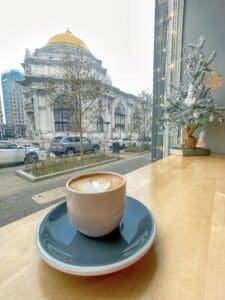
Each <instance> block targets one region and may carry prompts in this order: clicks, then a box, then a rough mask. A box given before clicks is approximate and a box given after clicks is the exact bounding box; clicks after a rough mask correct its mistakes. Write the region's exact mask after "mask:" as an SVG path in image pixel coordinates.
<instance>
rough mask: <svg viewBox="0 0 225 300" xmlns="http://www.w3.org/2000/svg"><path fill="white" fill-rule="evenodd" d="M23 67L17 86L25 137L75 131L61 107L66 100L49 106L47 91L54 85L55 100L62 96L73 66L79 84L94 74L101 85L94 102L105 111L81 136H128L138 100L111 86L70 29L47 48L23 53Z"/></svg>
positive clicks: (94, 60)
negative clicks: (21, 95) (20, 90)
mask: <svg viewBox="0 0 225 300" xmlns="http://www.w3.org/2000/svg"><path fill="white" fill-rule="evenodd" d="M76 64H77V65H76ZM22 65H23V67H24V73H25V76H24V80H23V81H21V82H20V84H21V86H22V87H23V93H24V97H25V111H26V117H27V133H28V135H30V136H34V137H37V138H47V139H49V138H52V137H53V136H55V135H59V134H63V133H69V132H71V133H72V132H74V130H71V126H70V125H71V120H70V119H71V111H70V109H69V108H68V107H65V106H64V102H65V99H64V100H62V101H61V102H60V100H59V101H58V105H55V104H54V105H52V103H51V99H50V98H51V96H50V94H51V92H48V91H49V90H50V84H51V83H52V82H53V84H54V86H55V87H57V88H56V89H57V90H58V98H60V97H59V95H60V91H61V96H62V90H63V89H65V87H66V86H67V85H68V82H69V79H68V76H69V75H70V70H71V69H70V67H71V66H72V65H76V66H75V71H74V70H73V71H74V72H75V73H76V72H77V74H78V75H77V76H79V80H80V82H83V83H85V82H88V80H89V81H90V78H91V77H93V75H94V76H95V78H97V80H98V82H100V85H101V94H100V95H98V102H97V103H98V105H100V106H103V107H104V110H102V111H101V114H99V116H98V118H94V119H93V121H92V122H91V124H90V126H89V127H87V128H86V129H85V131H84V134H86V135H87V136H89V137H98V138H110V137H112V136H128V135H129V123H130V119H129V118H130V109H131V108H132V106H133V103H134V101H136V100H137V97H136V96H134V95H131V94H128V93H125V92H123V91H121V90H120V89H118V88H116V87H114V86H113V85H112V83H111V80H110V77H109V75H108V73H107V70H106V69H105V68H103V67H102V61H101V60H99V59H97V58H96V57H95V56H94V55H93V54H92V53H91V52H90V50H89V49H88V47H87V46H86V44H85V43H84V42H83V41H82V40H80V39H79V38H77V37H76V36H74V35H73V34H72V33H71V32H70V31H69V30H67V31H66V32H65V33H62V34H57V35H55V36H53V37H52V38H51V39H50V40H49V42H48V43H47V45H45V46H44V47H42V48H40V49H36V50H35V51H34V53H31V52H30V51H29V50H26V53H25V58H24V63H23V64H22ZM84 66H86V67H85V68H87V66H88V67H89V72H88V73H87V72H86V73H85V72H82V71H79V70H81V69H82V70H84V69H85V68H84ZM78 69H79V70H78ZM79 72H80V73H79ZM89 76H90V78H89ZM83 83H82V84H83ZM71 89H72V88H71ZM74 93H75V92H74ZM56 94H57V92H56ZM65 94H67V92H66V93H65ZM65 97H66V96H65V95H64V98H65ZM92 110H93V107H92ZM90 114H91V113H90ZM91 117H92V116H91V115H89V116H88V114H87V116H86V118H87V120H86V121H87V122H88V121H89V120H91Z"/></svg>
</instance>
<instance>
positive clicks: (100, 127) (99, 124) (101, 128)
mask: <svg viewBox="0 0 225 300" xmlns="http://www.w3.org/2000/svg"><path fill="white" fill-rule="evenodd" d="M97 132H98V133H103V132H104V120H103V118H102V117H100V118H98V120H97Z"/></svg>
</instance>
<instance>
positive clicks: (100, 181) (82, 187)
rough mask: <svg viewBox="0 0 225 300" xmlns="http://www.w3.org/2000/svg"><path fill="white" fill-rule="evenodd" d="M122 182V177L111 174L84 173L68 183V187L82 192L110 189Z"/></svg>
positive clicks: (98, 191)
mask: <svg viewBox="0 0 225 300" xmlns="http://www.w3.org/2000/svg"><path fill="white" fill-rule="evenodd" d="M122 183H123V180H122V178H120V177H119V176H115V175H111V174H94V175H86V176H84V177H80V178H78V179H77V180H74V181H72V182H71V183H70V188H72V189H73V190H75V191H78V192H81V193H82V192H83V193H101V192H106V191H110V190H112V189H114V188H116V187H118V186H120V185H121V184H122Z"/></svg>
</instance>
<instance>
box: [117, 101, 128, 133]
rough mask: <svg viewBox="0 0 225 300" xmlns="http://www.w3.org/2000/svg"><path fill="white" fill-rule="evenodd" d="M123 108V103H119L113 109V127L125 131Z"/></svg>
mask: <svg viewBox="0 0 225 300" xmlns="http://www.w3.org/2000/svg"><path fill="white" fill-rule="evenodd" d="M125 117H126V116H125V109H124V107H123V105H121V104H119V105H118V106H117V107H116V109H115V128H116V131H119V132H124V131H125Z"/></svg>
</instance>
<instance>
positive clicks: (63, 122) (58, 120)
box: [54, 106, 71, 132]
mask: <svg viewBox="0 0 225 300" xmlns="http://www.w3.org/2000/svg"><path fill="white" fill-rule="evenodd" d="M54 119H55V131H63V132H64V131H70V130H71V111H70V110H69V109H67V108H63V107H62V106H56V107H55V108H54Z"/></svg>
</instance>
